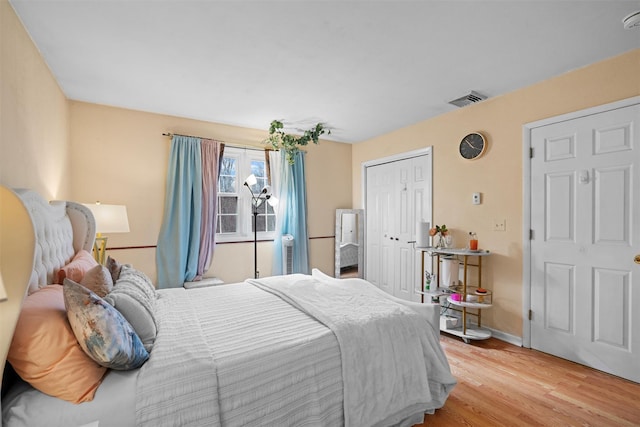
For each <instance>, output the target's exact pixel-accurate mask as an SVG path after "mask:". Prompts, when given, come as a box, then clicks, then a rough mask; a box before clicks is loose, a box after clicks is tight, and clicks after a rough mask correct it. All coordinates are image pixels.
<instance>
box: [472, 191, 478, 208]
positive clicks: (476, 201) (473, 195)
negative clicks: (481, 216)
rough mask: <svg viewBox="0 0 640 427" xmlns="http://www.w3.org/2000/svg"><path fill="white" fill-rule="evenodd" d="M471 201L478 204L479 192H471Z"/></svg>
mask: <svg viewBox="0 0 640 427" xmlns="http://www.w3.org/2000/svg"><path fill="white" fill-rule="evenodd" d="M471 203H473V204H474V205H479V204H480V193H473V194H472V195H471Z"/></svg>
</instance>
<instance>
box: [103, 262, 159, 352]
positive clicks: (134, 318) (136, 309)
mask: <svg viewBox="0 0 640 427" xmlns="http://www.w3.org/2000/svg"><path fill="white" fill-rule="evenodd" d="M156 299H157V295H156V290H155V288H154V287H153V284H152V283H151V280H149V278H148V277H147V275H145V274H144V273H143V272H141V271H138V270H136V269H135V268H133V267H131V266H128V265H123V266H122V270H121V271H120V278H119V279H118V281H117V282H116V283H115V285H113V289H112V290H111V292H110V293H109V294H108V295H107V296H105V297H104V300H105V301H106V302H108V303H109V304H111V305H112V306H114V307H115V308H116V310H118V311H119V312H120V313H121V314H122V315H123V316H124V318H125V319H127V321H128V322H129V323H130V324H131V326H133V329H134V330H135V331H136V334H138V336H139V337H140V340H142V344H143V345H144V348H145V349H146V350H147V351H149V352H150V351H151V349H152V348H153V344H154V343H155V340H156V334H157V332H158V329H157V325H156V318H155V311H156Z"/></svg>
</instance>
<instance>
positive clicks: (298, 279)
mask: <svg viewBox="0 0 640 427" xmlns="http://www.w3.org/2000/svg"><path fill="white" fill-rule="evenodd" d="M249 282H250V283H252V284H254V285H255V286H258V287H260V288H261V289H265V290H268V291H269V292H272V293H274V294H275V295H278V296H279V297H281V298H282V299H283V300H286V301H288V302H289V303H291V304H292V305H294V306H295V307H297V308H298V309H300V310H302V311H304V312H306V313H308V314H309V315H311V316H313V317H314V318H316V319H318V320H319V321H320V322H322V323H323V324H325V325H326V326H328V327H329V328H330V329H331V330H332V331H333V332H334V333H335V335H336V337H337V339H338V342H339V344H340V351H341V358H342V377H343V382H344V416H345V425H346V426H374V425H391V424H395V423H396V422H399V421H400V420H401V419H402V418H403V417H404V416H406V409H407V407H419V408H422V409H423V410H424V411H431V410H434V409H437V408H440V407H441V406H442V405H443V404H444V401H445V400H446V398H447V396H448V394H449V391H450V390H451V388H452V387H453V385H454V384H455V382H456V381H455V379H454V378H453V376H452V375H451V372H450V369H449V365H448V362H447V360H446V357H445V355H444V353H443V352H442V349H441V347H440V344H439V337H438V336H437V335H436V334H435V332H434V330H433V328H432V327H431V326H430V325H429V324H428V322H426V321H425V318H424V317H422V316H420V315H419V314H417V313H416V312H415V311H414V310H412V309H410V308H408V307H407V306H405V305H403V304H401V303H399V302H397V301H395V300H392V299H391V298H387V297H385V296H384V295H382V294H381V292H380V291H379V290H378V289H377V288H375V287H374V286H373V285H371V284H369V283H367V282H365V281H363V280H341V281H336V280H335V279H332V280H323V279H322V276H317V277H310V276H306V275H290V276H284V277H281V276H278V277H270V278H265V279H260V280H250V281H249Z"/></svg>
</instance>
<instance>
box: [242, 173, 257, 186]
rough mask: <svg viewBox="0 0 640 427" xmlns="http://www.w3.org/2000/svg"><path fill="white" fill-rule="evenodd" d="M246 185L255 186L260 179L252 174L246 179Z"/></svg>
mask: <svg viewBox="0 0 640 427" xmlns="http://www.w3.org/2000/svg"><path fill="white" fill-rule="evenodd" d="M244 183H245V185H247V186H249V187H253V186H254V185H256V184H257V183H258V179H257V178H256V176H255V175H254V174H251V175H249V176H248V177H247V179H245V180H244Z"/></svg>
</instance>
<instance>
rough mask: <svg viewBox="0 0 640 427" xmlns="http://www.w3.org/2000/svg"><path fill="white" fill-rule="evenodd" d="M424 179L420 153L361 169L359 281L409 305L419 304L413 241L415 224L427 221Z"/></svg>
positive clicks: (423, 158)
mask: <svg viewBox="0 0 640 427" xmlns="http://www.w3.org/2000/svg"><path fill="white" fill-rule="evenodd" d="M430 177H431V173H430V170H429V163H428V162H427V161H426V155H423V156H419V157H413V158H407V159H402V160H396V161H393V162H388V163H383V164H380V165H375V166H370V167H367V169H366V183H367V188H366V197H367V205H366V218H367V228H366V240H367V250H366V254H367V262H366V272H365V278H366V279H367V280H369V281H370V282H372V283H373V284H375V285H376V286H378V287H379V288H380V289H383V290H384V291H386V292H388V293H390V294H392V295H395V296H397V297H399V298H403V299H406V300H409V301H420V300H421V299H420V295H419V294H416V293H415V289H416V288H417V287H419V284H418V282H419V279H420V275H419V273H418V271H417V269H418V267H417V266H419V263H417V262H416V259H417V253H416V251H415V249H414V243H413V242H414V241H415V230H416V221H418V220H424V219H425V218H426V219H429V218H430V200H431V199H430V197H431V194H430V188H431V185H430ZM427 212H428V214H427Z"/></svg>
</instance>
